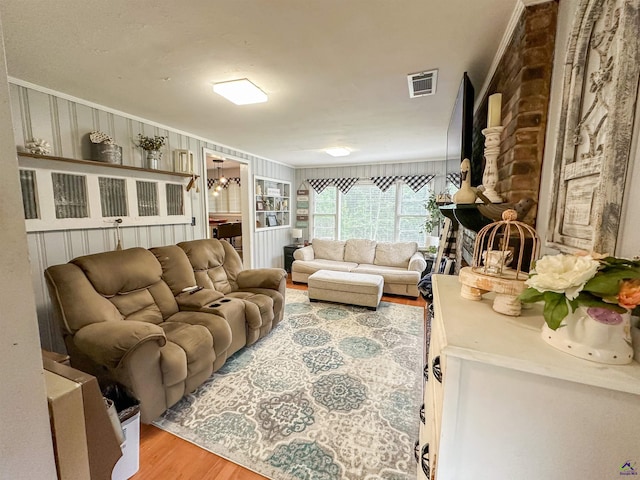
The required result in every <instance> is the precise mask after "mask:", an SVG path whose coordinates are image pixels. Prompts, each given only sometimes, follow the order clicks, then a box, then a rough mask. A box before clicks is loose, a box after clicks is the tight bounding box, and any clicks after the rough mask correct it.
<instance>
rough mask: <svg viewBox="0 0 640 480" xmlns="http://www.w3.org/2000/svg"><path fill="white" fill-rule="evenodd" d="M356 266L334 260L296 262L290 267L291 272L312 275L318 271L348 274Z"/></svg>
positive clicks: (355, 264)
mask: <svg viewBox="0 0 640 480" xmlns="http://www.w3.org/2000/svg"><path fill="white" fill-rule="evenodd" d="M357 266H358V264H357V263H351V262H336V261H335V260H322V259H316V260H309V261H305V260H296V261H295V262H293V265H292V266H291V270H292V271H294V272H299V273H314V272H317V271H318V270H333V271H340V272H350V271H351V270H353V269H354V268H356V267H357Z"/></svg>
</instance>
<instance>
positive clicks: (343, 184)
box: [307, 175, 435, 194]
mask: <svg viewBox="0 0 640 480" xmlns="http://www.w3.org/2000/svg"><path fill="white" fill-rule="evenodd" d="M434 177H435V175H392V176H388V177H370V178H368V179H362V180H371V181H372V182H373V184H374V185H375V186H376V187H378V188H379V189H380V190H382V191H383V192H386V191H387V190H388V189H389V187H390V186H391V185H393V184H394V182H395V181H396V180H402V181H403V182H404V183H406V184H407V185H408V186H409V188H411V190H413V191H414V192H417V191H418V190H420V189H421V188H422V187H424V186H425V185H426V184H427V183H429V182H430V181H431V180H433V178H434ZM358 180H361V179H360V178H353V177H352V178H307V182H308V183H309V185H311V187H312V188H313V189H314V190H315V191H316V192H317V193H322V191H323V190H324V189H325V188H327V187H328V186H330V185H333V186H335V187H336V188H337V189H338V190H340V191H341V192H342V193H344V194H347V192H348V191H349V190H351V187H353V186H354V185H355V184H356V183H357V182H358Z"/></svg>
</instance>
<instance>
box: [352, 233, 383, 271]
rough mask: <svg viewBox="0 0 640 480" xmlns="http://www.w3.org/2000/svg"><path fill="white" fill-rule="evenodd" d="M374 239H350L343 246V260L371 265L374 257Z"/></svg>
mask: <svg viewBox="0 0 640 480" xmlns="http://www.w3.org/2000/svg"><path fill="white" fill-rule="evenodd" d="M377 243H378V242H376V241H375V240H365V239H355V238H354V239H350V240H347V242H346V244H345V246H344V261H345V262H353V263H366V264H367V265H371V264H372V263H373V259H374V258H375V257H376V244H377Z"/></svg>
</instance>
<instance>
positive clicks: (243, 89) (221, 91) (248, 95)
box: [213, 78, 269, 105]
mask: <svg viewBox="0 0 640 480" xmlns="http://www.w3.org/2000/svg"><path fill="white" fill-rule="evenodd" d="M213 91H214V92H216V93H217V94H218V95H222V96H223V97H224V98H226V99H227V100H229V101H230V102H233V103H235V104H236V105H249V104H251V103H264V102H266V101H267V100H268V99H269V98H268V97H267V94H266V93H264V92H263V91H262V90H260V89H259V88H258V87H256V86H255V85H254V84H253V83H251V82H250V81H249V80H247V79H246V78H243V79H241V80H232V81H230V82H221V83H214V84H213Z"/></svg>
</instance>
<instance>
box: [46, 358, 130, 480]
mask: <svg viewBox="0 0 640 480" xmlns="http://www.w3.org/2000/svg"><path fill="white" fill-rule="evenodd" d="M43 365H44V368H45V381H46V386H47V397H48V401H49V413H50V418H51V433H52V435H53V438H54V447H55V456H56V466H57V468H58V477H59V478H60V479H61V480H66V479H73V480H76V479H84V478H90V479H91V480H102V479H105V480H109V479H111V472H112V471H113V467H114V465H115V464H116V462H117V461H118V459H119V458H120V457H121V456H122V452H121V450H120V444H119V443H118V440H117V437H116V433H115V431H114V429H113V426H112V424H111V421H110V420H109V416H108V413H107V407H106V405H105V402H104V399H103V398H102V392H101V391H100V387H99V386H98V381H97V380H96V378H95V377H94V376H92V375H89V374H86V373H84V372H81V371H80V370H76V369H74V368H71V367H68V366H66V365H63V364H60V363H56V362H54V361H52V360H49V359H47V358H43Z"/></svg>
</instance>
